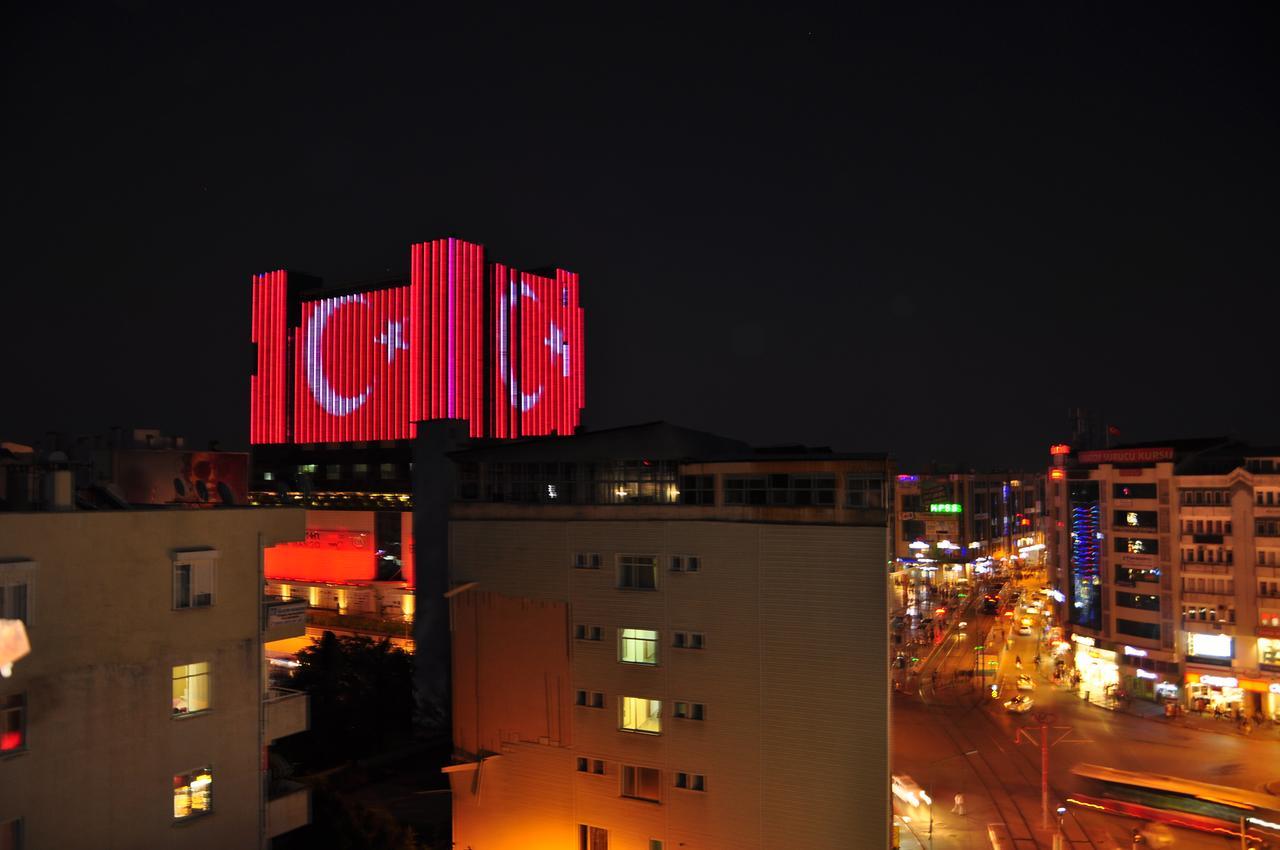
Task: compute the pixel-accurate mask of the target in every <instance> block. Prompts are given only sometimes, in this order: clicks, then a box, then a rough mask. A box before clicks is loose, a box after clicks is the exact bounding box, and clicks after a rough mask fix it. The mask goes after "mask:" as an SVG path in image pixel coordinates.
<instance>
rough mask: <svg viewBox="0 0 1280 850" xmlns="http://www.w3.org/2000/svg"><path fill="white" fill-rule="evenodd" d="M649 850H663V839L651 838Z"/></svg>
mask: <svg viewBox="0 0 1280 850" xmlns="http://www.w3.org/2000/svg"><path fill="white" fill-rule="evenodd" d="M649 850H662V841H661V840H660V839H657V838H650V839H649Z"/></svg>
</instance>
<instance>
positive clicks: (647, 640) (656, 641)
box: [618, 626, 662, 667]
mask: <svg viewBox="0 0 1280 850" xmlns="http://www.w3.org/2000/svg"><path fill="white" fill-rule="evenodd" d="M627 632H632V633H633V634H631V635H627ZM641 634H643V635H652V637H644V636H641ZM661 642H662V632H661V631H659V630H657V629H638V628H632V627H629V626H619V627H618V663H619V664H635V665H638V666H641V667H657V666H658V665H659V663H661V659H660V658H659V655H658V646H659V645H660V644H661ZM629 648H631V649H639V650H640V652H639V653H638V654H639V656H640V657H641V658H643V657H644V656H645V655H646V654H647V655H648V656H649V657H651V658H652V659H653V660H652V661H644V660H636V659H634V658H627V657H626V655H627V650H628V649H629ZM646 648H647V649H648V652H647V653H646V652H645V649H646Z"/></svg>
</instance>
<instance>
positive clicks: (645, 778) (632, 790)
mask: <svg viewBox="0 0 1280 850" xmlns="http://www.w3.org/2000/svg"><path fill="white" fill-rule="evenodd" d="M661 785H662V772H661V771H659V770H657V769H656V768H652V767H633V766H632V765H629V764H626V765H623V766H622V796H624V797H631V798H632V799H635V800H649V801H650V802H653V803H656V802H658V800H659V796H658V794H659V790H658V789H659V788H660V787H661Z"/></svg>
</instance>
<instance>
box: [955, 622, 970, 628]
mask: <svg viewBox="0 0 1280 850" xmlns="http://www.w3.org/2000/svg"><path fill="white" fill-rule="evenodd" d="M956 627H957V628H960V629H966V628H968V627H969V624H968V623H967V622H965V621H964V620H961V621H960V622H959V623H958V624H957V626H956Z"/></svg>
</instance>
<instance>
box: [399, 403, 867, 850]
mask: <svg viewBox="0 0 1280 850" xmlns="http://www.w3.org/2000/svg"><path fill="white" fill-rule="evenodd" d="M452 460H453V462H454V464H455V468H456V471H457V494H458V497H457V499H456V500H455V501H454V502H453V503H452V505H450V506H448V510H449V522H448V550H447V558H448V564H449V578H450V581H451V589H450V590H449V591H448V595H449V597H450V604H451V608H450V611H449V612H448V615H449V623H450V624H451V629H450V633H449V634H450V640H451V642H452V695H453V696H452V704H453V732H454V747H455V756H456V760H457V763H456V764H454V765H453V766H451V767H449V768H447V772H448V773H449V775H450V779H451V784H452V788H453V801H454V802H453V812H454V842H455V844H456V846H459V847H471V848H474V850H506V849H507V848H511V849H512V850H514V848H521V850H525V849H526V848H543V847H546V848H552V847H555V848H568V847H574V848H581V850H674V848H689V850H694V848H708V850H710V848H725V847H733V848H740V850H745V849H746V848H777V847H859V848H862V847H866V848H872V847H887V846H888V843H889V838H888V835H889V824H890V803H889V792H888V780H889V777H888V753H889V741H888V671H887V669H886V668H887V664H886V658H887V650H888V636H887V631H888V629H887V605H886V594H885V577H886V575H887V562H888V555H889V548H888V533H887V516H886V511H885V509H884V505H885V499H886V488H887V484H888V478H889V476H890V473H891V465H890V463H889V461H888V460H887V458H886V457H885V456H884V455H851V454H836V453H831V452H829V451H809V450H805V449H803V448H802V447H792V448H789V449H782V450H775V451H760V450H752V449H751V448H750V447H748V446H746V445H745V444H742V443H739V442H737V441H733V440H726V439H722V438H718V437H715V436H713V435H709V434H704V433H700V432H695V431H688V430H685V429H681V428H676V427H674V426H670V425H667V424H665V423H655V424H651V425H644V426H637V427H634V428H624V429H616V430H612V431H601V432H595V433H587V434H581V435H578V436H575V437H571V438H560V439H556V438H551V439H543V440H533V441H527V442H521V443H514V444H505V445H496V446H489V447H483V448H475V449H470V450H465V451H460V452H456V453H453V454H452ZM419 539H420V542H422V539H423V535H419ZM421 551H422V550H421V549H420V553H421Z"/></svg>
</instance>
